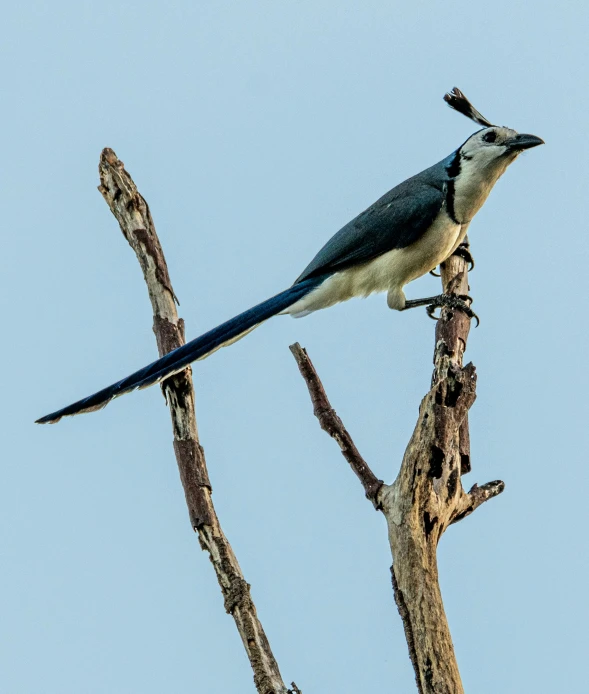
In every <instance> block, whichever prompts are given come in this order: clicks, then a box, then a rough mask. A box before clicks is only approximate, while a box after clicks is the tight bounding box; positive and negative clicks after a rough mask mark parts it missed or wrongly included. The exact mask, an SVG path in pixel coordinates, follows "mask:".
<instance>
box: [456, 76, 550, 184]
mask: <svg viewBox="0 0 589 694" xmlns="http://www.w3.org/2000/svg"><path fill="white" fill-rule="evenodd" d="M444 101H446V103H447V104H448V105H449V106H450V107H451V108H453V109H454V110H456V111H458V112H459V113H462V114H463V115H465V116H466V117H467V118H470V119H471V120H473V121H474V122H475V123H478V124H479V125H482V126H483V129H482V130H479V131H477V132H476V133H474V134H473V135H471V136H470V137H469V138H468V140H467V141H466V142H465V143H464V144H463V145H462V147H460V148H459V149H458V150H457V151H456V154H455V156H454V158H453V159H452V163H451V164H450V166H449V168H448V173H449V174H450V176H451V177H456V176H457V175H458V174H459V173H462V174H464V175H465V176H464V177H465V178H470V177H473V178H477V177H480V176H483V177H484V176H488V177H489V178H490V179H491V180H497V178H498V177H499V176H501V174H502V173H503V172H504V171H505V169H506V168H507V167H508V166H509V165H510V164H511V163H512V162H513V161H515V159H516V158H517V156H518V155H519V154H521V153H522V152H523V151H524V150H526V149H531V148H532V147H537V146H538V145H543V144H544V140H542V139H541V138H539V137H536V135H528V134H525V133H518V132H517V131H516V130H512V129H511V128H506V127H503V126H499V125H493V124H492V123H491V122H490V121H489V120H487V119H486V118H485V117H484V116H483V115H482V113H481V112H480V111H477V109H476V108H475V107H474V106H473V105H472V104H471V103H470V101H469V100H468V99H467V98H466V96H465V95H464V94H463V93H462V92H461V91H460V89H458V87H454V89H452V91H451V92H448V93H447V94H446V95H445V96H444Z"/></svg>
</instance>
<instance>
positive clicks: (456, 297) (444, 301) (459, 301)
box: [401, 294, 480, 326]
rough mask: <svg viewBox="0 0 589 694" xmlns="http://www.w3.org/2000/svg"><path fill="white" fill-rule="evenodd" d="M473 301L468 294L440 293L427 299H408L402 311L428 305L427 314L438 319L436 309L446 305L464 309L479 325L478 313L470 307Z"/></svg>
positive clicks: (460, 309)
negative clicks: (435, 314) (435, 313)
mask: <svg viewBox="0 0 589 694" xmlns="http://www.w3.org/2000/svg"><path fill="white" fill-rule="evenodd" d="M467 302H468V303H467ZM471 303H472V298H471V297H470V296H468V295H467V294H439V295H438V296H429V297H427V298H425V299H407V301H406V302H405V306H404V307H403V308H402V309H401V311H406V310H407V309H409V308H417V307H418V306H427V309H426V310H427V315H428V316H429V317H430V318H433V319H434V320H436V317H435V316H434V310H435V309H436V308H442V307H444V306H446V307H447V308H453V309H456V310H458V311H463V312H464V313H466V315H467V316H468V317H469V318H474V319H475V320H476V322H477V326H478V325H479V323H480V320H479V317H478V316H477V314H476V313H475V312H474V311H473V310H472V309H471V308H470V304H471Z"/></svg>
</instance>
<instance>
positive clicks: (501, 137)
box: [459, 125, 544, 169]
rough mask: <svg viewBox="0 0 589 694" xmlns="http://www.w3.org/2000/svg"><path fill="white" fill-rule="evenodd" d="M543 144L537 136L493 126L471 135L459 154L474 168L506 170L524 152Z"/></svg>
mask: <svg viewBox="0 0 589 694" xmlns="http://www.w3.org/2000/svg"><path fill="white" fill-rule="evenodd" d="M543 144H544V140H542V139H540V138H539V137H536V136H535V135H528V134H524V133H518V132H516V131H515V130H512V129H511V128H505V127H502V126H498V125H491V126H490V127H486V128H483V129H482V130H479V131H478V132H476V133H474V135H471V136H470V137H469V138H468V140H467V141H466V142H465V143H464V144H463V145H462V147H461V148H460V150H459V152H460V156H461V158H462V160H463V161H466V162H472V164H471V165H472V166H473V167H476V168H479V169H486V168H488V167H492V168H495V167H499V168H503V169H505V168H506V167H507V166H508V165H509V164H511V162H513V161H514V160H515V158H516V157H517V156H518V155H519V154H521V153H522V152H523V151H524V150H526V149H531V148H532V147H537V146H538V145H543Z"/></svg>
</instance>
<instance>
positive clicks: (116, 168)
mask: <svg viewBox="0 0 589 694" xmlns="http://www.w3.org/2000/svg"><path fill="white" fill-rule="evenodd" d="M98 170H99V174H100V186H99V188H98V190H99V191H100V192H101V193H102V196H103V197H104V199H105V200H106V203H107V205H108V206H109V208H110V210H111V212H112V213H113V214H114V216H115V217H116V218H117V221H118V222H119V225H120V227H121V231H122V232H123V235H124V236H125V238H126V239H127V241H128V242H129V244H130V246H131V248H132V249H133V250H134V251H135V254H136V256H137V259H138V261H139V264H140V265H141V269H142V270H143V276H144V278H145V282H146V284H147V290H148V292H149V298H150V300H151V305H152V308H153V331H154V333H155V337H156V341H157V346H158V351H159V354H160V356H163V355H164V354H166V353H167V352H170V351H171V350H173V349H176V348H177V347H180V346H181V345H183V344H184V341H185V340H184V321H183V320H182V319H181V318H179V317H178V313H177V311H176V302H177V299H176V295H175V294H174V290H173V289H172V283H171V281H170V276H169V273H168V267H167V265H166V260H165V258H164V254H163V251H162V247H161V245H160V242H159V239H158V237H157V234H156V231H155V226H154V224H153V220H152V218H151V214H150V212H149V207H148V205H147V203H146V201H145V200H144V199H143V197H142V196H141V195H140V194H139V192H138V190H137V187H136V185H135V183H134V182H133V180H132V178H131V176H130V175H129V174H128V173H127V171H125V168H124V165H123V162H121V161H120V160H119V159H118V158H117V156H116V154H115V153H114V152H113V150H112V149H108V148H107V149H104V150H103V151H102V154H101V156H100V163H99V167H98ZM162 389H163V391H164V394H165V397H166V400H167V402H168V405H169V408H170V414H171V417H172V429H173V432H174V452H175V454H176V461H177V463H178V469H179V471H180V479H181V481H182V486H183V487H184V493H185V495H186V504H187V506H188V513H189V516H190V523H191V525H192V527H193V529H194V530H195V531H196V532H197V533H198V538H199V541H200V545H201V547H202V549H204V550H206V551H207V552H208V553H209V558H210V560H211V563H212V565H213V567H214V569H215V573H216V575H217V580H218V581H219V585H220V587H221V591H222V593H223V598H224V602H225V609H226V610H227V612H228V613H229V614H230V615H232V616H233V619H234V620H235V624H236V626H237V630H238V631H239V635H240V636H241V640H242V641H243V645H244V648H245V650H246V652H247V656H248V658H249V661H250V664H251V666H252V670H253V672H254V683H255V685H256V689H257V691H258V692H259V693H260V694H287V692H288V691H290V690H288V689H287V687H286V686H285V684H284V682H283V681H282V677H281V675H280V671H279V669H278V664H277V663H276V660H275V659H274V655H273V654H272V650H271V648H270V644H269V642H268V639H267V638H266V634H265V633H264V629H263V628H262V624H261V623H260V620H259V619H258V616H257V613H256V608H255V605H254V603H253V600H252V598H251V595H250V586H249V584H248V583H247V581H246V580H245V578H244V577H243V574H242V572H241V568H240V566H239V564H238V562H237V559H236V557H235V554H234V553H233V550H232V548H231V545H230V544H229V541H228V540H227V538H226V537H225V535H224V533H223V530H222V529H221V525H220V524H219V519H218V518H217V514H216V512H215V507H214V506H213V501H212V497H211V492H212V488H211V483H210V480H209V475H208V472H207V466H206V461H205V456H204V450H203V448H202V446H201V445H200V443H199V439H198V430H197V426H196V415H195V409H194V389H193V386H192V372H191V369H190V368H187V369H186V370H185V371H183V372H182V373H180V374H177V375H176V376H173V377H171V378H168V379H167V380H166V381H164V383H163V384H162ZM293 686H294V685H293ZM295 691H298V690H296V689H295Z"/></svg>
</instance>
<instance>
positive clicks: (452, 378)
mask: <svg viewBox="0 0 589 694" xmlns="http://www.w3.org/2000/svg"><path fill="white" fill-rule="evenodd" d="M467 261H470V262H472V259H471V258H470V256H469V254H468V250H467V249H463V250H462V251H461V252H460V253H457V254H456V255H453V256H452V257H451V258H449V259H448V260H447V261H446V262H445V263H444V264H443V266H442V268H441V271H442V272H441V276H442V284H443V288H444V293H454V294H461V295H465V294H467V293H468V267H467ZM469 330H470V319H469V318H468V316H467V315H466V314H465V313H464V312H462V311H459V310H455V309H451V308H447V307H445V308H443V309H442V311H441V314H440V319H439V320H438V322H437V324H436V344H435V352H434V371H433V376H432V387H431V390H430V391H429V393H427V395H426V396H425V398H424V399H423V401H422V403H421V406H420V409H419V418H418V420H417V424H416V426H415V429H414V432H413V435H412V437H411V440H410V441H409V445H408V446H407V450H406V451H405V455H404V457H403V462H402V464H401V469H400V471H399V474H398V476H397V479H396V480H395V482H394V483H393V484H392V485H386V484H383V483H382V482H381V481H380V480H377V479H376V477H375V476H374V474H373V473H372V472H371V470H370V468H369V467H368V465H367V464H366V462H365V461H364V459H363V458H362V456H361V455H360V453H359V452H358V450H357V449H356V447H355V445H354V443H353V442H352V440H351V438H350V436H349V434H348V432H347V431H346V429H345V427H344V425H343V424H342V422H341V420H340V418H339V417H338V416H337V415H336V414H335V412H334V411H333V409H332V408H331V405H330V403H329V400H328V398H327V395H326V393H325V390H324V388H323V386H322V384H321V381H320V379H319V376H318V375H317V372H316V371H315V369H314V368H313V365H312V364H311V361H310V359H309V357H308V355H307V353H306V351H305V350H303V349H301V347H300V346H299V345H298V344H297V345H293V346H292V347H291V351H292V352H293V354H294V355H295V358H296V360H297V363H298V364H299V369H300V371H301V374H302V376H303V378H304V379H305V381H306V383H307V386H308V388H309V393H310V395H311V400H312V402H313V408H314V412H315V415H316V416H317V418H318V419H319V422H320V424H321V427H322V428H323V429H324V430H325V431H327V433H328V434H330V436H332V437H333V438H335V439H336V440H337V441H338V443H339V445H340V447H341V449H342V453H343V454H344V456H345V457H346V459H347V460H348V462H349V463H350V465H351V467H352V469H353V470H354V472H356V474H357V475H358V477H359V478H360V480H361V482H362V484H363V485H364V489H365V490H366V496H367V497H368V498H369V499H370V500H371V501H372V502H373V504H374V505H375V506H376V508H379V509H380V510H381V511H382V512H383V514H384V515H385V517H386V519H387V524H388V528H389V542H390V545H391V552H392V555H393V560H394V561H393V566H392V567H391V573H392V583H393V590H394V595H395V602H396V603H397V607H398V609H399V614H400V615H401V619H402V620H403V626H404V628H405V636H406V639H407V645H408V647H409V656H410V658H411V662H412V664H413V667H414V670H415V677H416V682H417V688H418V690H419V692H420V694H462V692H463V688H462V682H461V680H460V673H459V670H458V664H457V662H456V656H455V654H454V647H453V645H452V637H451V635H450V629H449V627H448V622H447V620H446V615H445V612H444V605H443V602H442V596H441V593H440V587H439V583H438V567H437V558H436V549H437V545H438V542H439V540H440V538H441V536H442V534H443V533H444V531H445V530H446V528H447V527H448V526H449V525H451V524H452V523H455V522H457V521H459V520H461V519H462V518H465V517H466V516H467V515H469V514H470V513H472V512H473V511H474V510H475V509H476V508H478V507H479V506H480V505H481V504H482V503H484V502H485V501H487V500H488V499H491V498H493V497H494V496H496V495H497V494H500V493H501V492H502V491H503V488H504V484H503V482H501V481H499V480H497V481H495V482H489V483H488V484H485V485H483V486H482V487H478V486H477V485H476V484H475V485H474V486H473V487H472V489H471V490H470V492H469V493H468V494H467V493H466V492H465V491H464V489H463V487H462V482H461V476H462V475H463V474H466V473H467V472H469V471H470V468H471V462H470V437H469V428H468V410H469V408H470V407H471V406H472V404H473V402H474V400H475V397H476V374H475V369H474V366H473V365H472V364H468V365H467V366H463V357H464V351H465V349H466V343H467V339H468V333H469Z"/></svg>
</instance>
